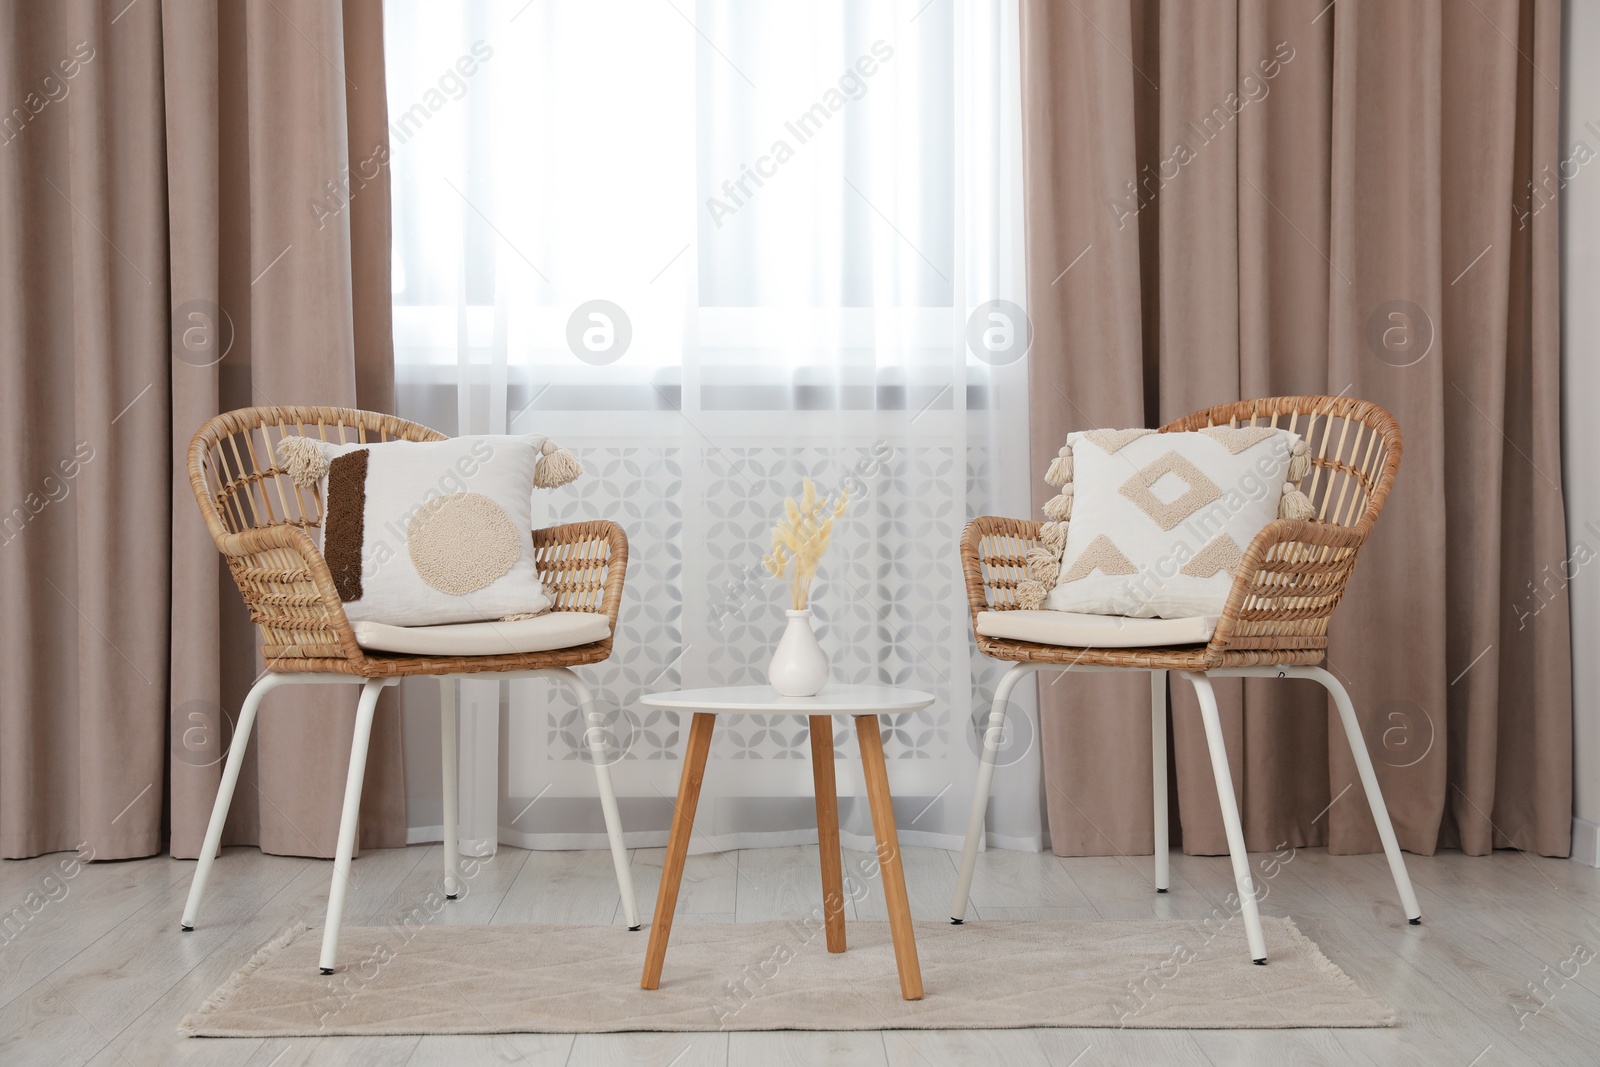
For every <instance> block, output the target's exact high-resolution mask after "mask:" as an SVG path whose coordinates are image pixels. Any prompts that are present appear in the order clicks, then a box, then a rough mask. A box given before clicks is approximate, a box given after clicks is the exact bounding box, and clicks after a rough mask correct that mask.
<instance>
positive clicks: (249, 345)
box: [0, 0, 405, 859]
mask: <svg viewBox="0 0 1600 1067" xmlns="http://www.w3.org/2000/svg"><path fill="white" fill-rule="evenodd" d="M0 26H3V30H0V92H3V95H0V106H10V105H11V104H13V103H18V104H20V105H21V106H22V108H23V112H25V113H26V114H25V116H24V115H22V114H21V113H19V112H16V111H12V112H10V113H9V116H0V122H5V121H6V119H7V118H9V119H10V121H9V124H7V125H5V126H4V129H3V130H0V136H3V137H5V138H6V139H5V143H4V144H0V382H3V383H4V395H3V415H4V418H3V420H0V435H3V437H0V480H3V495H0V501H4V505H3V506H5V507H6V508H7V509H8V512H7V514H8V519H7V526H6V529H5V540H6V543H5V544H4V545H3V546H0V575H3V580H4V585H5V589H6V591H7V595H6V600H7V605H6V610H5V611H4V612H3V613H0V657H3V660H0V662H3V663H4V664H5V667H4V672H5V684H4V685H0V853H3V854H4V855H6V856H26V855H34V854H37V853H40V852H48V851H54V850H60V849H71V848H76V847H78V846H79V845H80V843H83V842H87V846H88V848H90V849H92V850H93V853H94V855H95V856H96V857H97V858H102V859H114V858H123V857H130V856H142V855H150V854H152V853H155V852H158V851H160V849H161V847H162V844H163V838H164V836H165V834H166V833H167V832H168V831H170V843H171V849H172V852H173V854H174V855H176V856H185V857H188V856H193V855H195V853H196V852H197V851H198V849H199V844H200V839H201V836H202V834H203V832H204V827H205V823H206V819H207V817H208V815H209V812H210V807H211V801H212V799H213V797H214V795H215V791H216V784H217V780H218V778H219V776H220V773H221V760H222V758H223V756H224V755H225V753H226V749H227V741H228V733H229V723H230V722H231V721H232V719H234V718H235V717H237V714H238V708H239V705H240V703H241V702H242V700H243V698H244V694H245V692H246V691H247V689H248V688H249V686H250V684H251V682H252V681H253V679H254V678H255V677H256V675H257V673H258V672H259V671H260V669H261V666H262V664H261V662H260V657H259V656H258V655H257V653H256V647H255V639H254V635H253V632H252V628H251V627H250V625H249V621H248V618H247V617H246V615H245V612H244V609H243V607H242V605H241V603H240V600H239V596H238V592H237V591H236V589H235V587H234V585H233V582H232V580H231V578H230V577H229V576H228V574H227V571H226V569H225V567H223V566H222V564H221V561H220V557H219V556H218V555H217V553H216V550H215V548H214V546H213V545H212V543H211V540H210V538H209V536H208V535H207V533H206V530H205V528H204V526H203V524H202V523H201V521H200V518H199V514H198V511H197V510H196V508H195V504H194V499H193V497H192V495H191V492H190V489H189V485H188V476H187V472H186V470H185V454H186V451H187V447H188V443H189V438H190V436H191V435H192V434H193V433H194V431H195V429H196V428H198V427H199V425H200V424H201V423H202V422H203V421H204V420H205V419H207V418H208V417H210V416H211V415H214V414H216V413H217V412H219V411H223V410H227V409H230V408H236V407H244V406H248V405H253V404H273V403H284V404H289V403H322V404H343V405H359V406H362V407H367V408H375V409H378V410H387V409H389V408H390V406H391V405H392V401H393V384H392V383H393V378H392V370H391V368H392V356H391V346H390V337H389V203H388V188H387V176H386V172H385V171H384V170H383V169H382V167H381V166H377V167H374V166H372V165H371V164H368V166H367V168H366V171H365V173H362V172H359V171H358V174H357V176H356V177H355V178H353V179H352V178H351V177H350V176H349V172H348V170H347V167H348V166H349V165H350V162H351V161H352V160H353V161H356V163H357V164H358V165H359V164H361V163H362V162H363V161H369V160H372V159H373V158H374V149H375V148H376V147H377V146H379V145H381V144H383V143H385V142H386V140H387V135H386V124H387V119H386V109H385V101H384V94H385V86H384V72H383V32H382V4H381V0H348V2H346V3H344V4H343V6H342V7H341V6H340V5H338V4H332V3H323V2H319V0H251V2H248V3H232V2H217V3H206V2H200V0H166V2H164V3H162V2H158V0H140V2H136V3H133V4H127V3H126V0H115V2H112V3H106V4H101V3H91V2H88V0H68V2H62V3H51V4H32V3H29V4H22V3H8V4H3V5H0ZM30 94H32V95H31V96H30ZM379 158H380V159H381V157H379ZM351 189H354V190H355V192H354V195H353V196H352V195H350V190H351ZM35 500H36V501H42V506H40V507H38V508H37V509H36V510H35V509H34V508H33V507H32V506H31V503H30V502H31V501H35ZM13 504H20V505H21V507H22V510H21V512H19V511H18V510H17V509H16V508H14V507H12V505H13ZM354 706H355V694H354V691H353V690H351V689H347V688H344V687H340V688H337V689H328V690H322V689H320V688H316V689H302V688H295V689H292V690H285V691H283V692H281V693H278V694H274V695H273V696H272V697H270V698H268V700H267V703H266V704H265V705H264V707H263V711H262V716H261V718H260V719H259V720H258V726H257V733H256V737H255V738H254V739H253V740H252V756H251V759H250V760H249V761H248V763H247V765H246V771H245V776H244V779H243V782H242V783H241V787H240V789H239V791H238V793H237V796H236V799H235V802H234V807H233V815H232V818H231V820H230V826H229V833H228V834H227V835H226V837H225V838H224V841H225V843H230V844H258V845H260V846H261V847H262V848H263V849H265V850H267V851H271V852H278V853H290V854H298V855H329V854H331V853H332V850H333V844H334V839H335V836H336V824H337V820H338V810H339V799H340V797H341V795H342V792H343V781H344V773H345V767H346V758H347V753H348V751H349V739H350V734H351V727H352V722H353V718H354V714H353V713H354ZM401 773H402V772H401V758H400V732H399V724H398V722H397V721H396V716H395V715H394V714H392V713H391V714H387V715H384V714H380V716H379V721H378V725H377V727H376V728H375V729H374V732H373V741H372V755H371V762H370V764H369V770H368V774H367V783H366V797H365V803H364V805H363V811H362V816H363V833H362V841H363V843H364V844H366V845H368V846H387V845H399V844H403V843H404V837H405V813H404V789H403V783H402V779H401Z"/></svg>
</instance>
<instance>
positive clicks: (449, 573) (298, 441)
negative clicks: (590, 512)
mask: <svg viewBox="0 0 1600 1067" xmlns="http://www.w3.org/2000/svg"><path fill="white" fill-rule="evenodd" d="M278 456H279V459H280V461H281V462H282V463H283V465H284V467H285V469H286V471H287V472H288V473H289V475H290V476H291V477H292V478H293V479H294V481H295V483H296V485H297V486H299V487H300V489H301V491H306V490H310V491H314V492H317V493H318V494H319V495H320V496H321V499H322V502H323V509H322V526H321V528H320V529H319V530H317V531H316V534H315V539H316V541H317V547H318V548H319V549H320V550H321V551H322V555H323V558H324V559H325V560H326V561H327V564H328V569H329V571H330V572H332V574H333V581H334V585H335V587H336V588H337V589H338V591H339V598H340V600H341V601H343V603H344V609H345V614H346V615H347V616H348V617H349V618H350V620H351V621H352V622H360V621H367V622H379V623H387V624H389V625H392V626H435V625H441V624H445V623H463V622H477V621H481V620H485V619H504V618H507V617H512V616H516V617H525V616H532V615H537V614H539V613H540V612H543V611H547V610H548V609H549V608H550V606H551V599H550V597H549V596H548V595H547V594H546V593H545V591H544V589H543V588H542V587H541V586H540V584H539V574H538V570H537V568H536V566H535V564H534V557H533V529H532V527H533V523H532V511H533V504H532V496H533V489H534V487H535V485H539V486H552V485H560V484H564V483H565V482H568V481H571V480H572V479H573V478H575V477H577V475H578V473H581V471H582V468H581V467H579V466H578V464H577V461H576V460H575V459H573V458H572V454H571V453H569V452H565V451H563V450H560V449H557V448H556V447H555V446H554V444H552V443H551V442H550V441H549V439H548V438H545V437H542V436H539V435H536V434H535V435H527V436H517V437H511V436H487V435H486V436H477V437H457V438H452V439H450V440H447V441H386V442H383V443H379V444H345V445H335V444H328V443H326V442H322V441H316V440H313V439H312V438H308V437H299V438H296V437H290V438H285V439H284V440H283V441H282V442H280V443H279V445H278Z"/></svg>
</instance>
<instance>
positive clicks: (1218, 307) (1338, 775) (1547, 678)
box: [1022, 0, 1572, 856]
mask: <svg viewBox="0 0 1600 1067" xmlns="http://www.w3.org/2000/svg"><path fill="white" fill-rule="evenodd" d="M1560 15H1561V9H1560V5H1559V3H1558V2H1557V0H1479V2H1476V3H1471V4H1456V3H1443V2H1438V0H1435V2H1431V3H1426V2H1418V3H1404V4H1396V3H1376V2H1371V0H1338V2H1337V3H1329V2H1328V0H1182V2H1176V0H1165V2H1162V0H1081V2H1079V3H1073V4H1061V3H1057V2H1055V0H1022V25H1023V40H1022V48H1023V54H1022V63H1023V112H1024V137H1025V149H1024V156H1025V171H1026V177H1025V185H1026V197H1025V199H1026V215H1027V234H1028V273H1029V311H1030V314H1031V316H1032V318H1033V322H1034V327H1035V331H1036V333H1035V336H1036V340H1035V342H1034V346H1033V349H1032V351H1031V353H1030V355H1029V360H1030V363H1031V367H1030V384H1031V394H1030V405H1031V415H1032V436H1033V444H1032V466H1033V468H1034V469H1035V470H1036V471H1037V472H1038V474H1039V476H1040V477H1041V478H1042V474H1043V471H1044V469H1045V466H1046V464H1047V463H1048V461H1049V458H1050V457H1051V456H1053V455H1054V454H1055V452H1056V450H1057V449H1058V448H1059V447H1060V446H1061V443H1062V441H1063V439H1064V438H1065V436H1066V434H1067V432H1069V431H1070V430H1075V429H1088V428H1093V427H1121V426H1155V425H1159V424H1160V423H1162V422H1165V421H1167V420H1170V419H1173V418H1176V417H1178V416H1181V415H1184V414H1187V413H1189V412H1191V411H1195V410H1198V409H1200V408H1203V407H1207V406H1209V405H1212V404H1217V403H1222V402H1225V401H1231V400H1236V399H1240V398H1248V397H1259V396H1276V395H1301V394H1319V393H1329V394H1346V395H1353V396H1357V397H1361V398H1363V399H1367V400H1371V401H1374V402H1376V403H1378V404H1381V405H1383V406H1384V407H1386V408H1388V409H1389V410H1390V411H1391V412H1393V413H1394V414H1395V416H1396V417H1397V418H1398V419H1399V422H1400V424H1401V427H1402V430H1403V432H1404V435H1405V454H1404V460H1403V462H1402V464H1401V468H1400V475H1399V480H1398V482H1397V484H1396V486H1395V489H1394V492H1393V493H1392V495H1391V496H1390V498H1389V502H1388V504H1387V507H1386V509H1385V511H1384V514H1383V516H1382V518H1381V520H1380V521H1379V524H1378V526H1377V528H1376V531H1375V533H1374V536H1373V538H1372V540H1371V541H1370V542H1369V543H1368V544H1367V545H1366V546H1365V547H1364V548H1363V550H1362V555H1361V562H1360V565H1359V567H1358V569H1357V572H1356V576H1355V579H1354V582H1353V585H1352V586H1351V588H1350V591H1349V593H1348V595H1347V597H1346V599H1345V601H1344V603H1343V604H1342V605H1341V606H1340V608H1339V610H1338V613H1337V615H1336V616H1335V619H1334V625H1333V632H1332V635H1331V638H1330V648H1329V652H1328V667H1329V669H1330V670H1332V671H1333V672H1334V673H1335V674H1337V675H1338V676H1339V677H1340V678H1341V679H1342V680H1343V682H1344V684H1345V685H1346V686H1347V687H1348V689H1349V691H1350V693H1351V695H1352V697H1353V699H1354V701H1355V703H1356V706H1357V709H1358V713H1359V715H1360V717H1361V720H1362V723H1363V728H1364V730H1365V732H1366V735H1367V743H1368V746H1369V748H1370V749H1371V750H1372V752H1373V755H1374V759H1375V761H1376V763H1377V766H1378V771H1379V777H1380V779H1381V782H1382V786H1383V790H1384V794H1385V796H1386V798H1387V800H1388V803H1389V808H1390V811H1391V812H1392V814H1393V817H1394V821H1395V824H1396V828H1397V832H1398V834H1399V837H1400V840H1401V843H1402V845H1403V846H1404V847H1406V848H1407V849H1410V850H1412V851H1414V852H1419V853H1432V852H1433V851H1434V850H1435V849H1436V848H1440V847H1447V846H1448V847H1453V846H1459V847H1461V848H1462V849H1464V850H1465V851H1467V852H1469V853H1474V854H1481V853H1485V852H1487V851H1489V850H1490V849H1493V848H1503V847H1516V848H1522V849H1527V850H1530V851H1534V852H1538V853H1542V854H1545V855H1552V856H1564V855H1566V854H1567V852H1568V849H1569V845H1570V833H1571V788H1572V783H1571V755H1572V733H1571V730H1572V693H1571V674H1570V656H1571V653H1570V649H1569V635H1568V616H1567V607H1566V597H1565V593H1564V583H1563V582H1561V581H1559V580H1557V581H1549V580H1547V579H1548V575H1549V574H1550V573H1551V570H1550V569H1551V568H1555V569H1557V572H1559V567H1560V565H1561V564H1562V563H1563V562H1564V561H1566V560H1567V558H1568V551H1567V544H1566V535H1565V532H1564V526H1563V502H1562V495H1561V489H1560V485H1561V453H1560V436H1559V429H1560V412H1559V406H1558V405H1559V401H1558V388H1559V382H1560V366H1559V355H1560V345H1559V335H1558V318H1557V315H1558V303H1557V301H1558V290H1557V282H1558V261H1557V236H1558V223H1557V212H1556V211H1555V210H1543V207H1544V206H1545V205H1547V204H1548V203H1549V202H1550V200H1551V199H1552V198H1553V194H1554V189H1553V183H1554V179H1553V176H1554V175H1555V174H1557V173H1559V166H1560V162H1561V161H1560V159H1559V158H1558V154H1559V148H1558V143H1557V130H1558V126H1557V107H1558V100H1559V92H1558V89H1557V86H1558V85H1559V79H1560V62H1559V58H1560V48H1559V44H1560ZM1547 186H1550V187H1551V188H1547ZM1035 490H1036V500H1035V503H1036V504H1042V503H1043V501H1044V500H1045V499H1046V498H1047V496H1048V495H1049V494H1050V492H1051V490H1050V489H1049V487H1048V486H1046V485H1044V483H1043V482H1042V480H1041V481H1037V482H1036V485H1035ZM1035 517H1036V518H1037V517H1038V516H1037V515H1035ZM1217 691H1218V694H1219V698H1220V699H1221V701H1222V704H1223V708H1224V709H1225V715H1224V719H1225V724H1226V734H1227V742H1228V746H1229V750H1230V754H1231V756H1232V761H1233V771H1234V778H1235V788H1236V789H1237V790H1238V791H1239V793H1240V804H1241V809H1242V814H1243V818H1244V824H1245V835H1246V840H1247V842H1248V845H1249V847H1250V848H1251V849H1253V850H1270V849H1278V848H1281V847H1284V846H1286V845H1287V846H1303V845H1327V846H1328V847H1329V848H1330V849H1331V850H1332V851H1334V852H1341V853H1350V852H1371V851H1377V850H1378V849H1379V843H1378V839H1377V834H1376V831H1375V829H1374V827H1373V824H1372V821H1371V818H1370V816H1369V815H1368V813H1367V810H1366V807H1365V804H1364V801H1363V799H1362V796H1361V789H1360V788H1359V786H1356V787H1355V788H1354V789H1352V788H1351V786H1352V784H1353V783H1355V782H1356V774H1355V769H1354V766H1353V764H1352V762H1351V759H1350V756H1349V752H1348V749H1347V747H1346V745H1345V742H1344V740H1343V736H1342V733H1340V732H1339V730H1338V727H1337V725H1336V723H1335V720H1333V719H1332V718H1331V717H1330V715H1329V714H1328V711H1327V701H1326V699H1325V697H1324V696H1323V694H1322V693H1321V691H1320V690H1319V689H1317V688H1316V687H1314V686H1313V685H1312V684H1311V683H1305V682H1293V681H1279V680H1266V681H1257V680H1250V681H1238V680H1234V681H1220V682H1218V683H1217ZM1040 692H1041V718H1042V728H1041V737H1042V745H1043V751H1044V757H1045V772H1046V773H1045V780H1046V792H1047V802H1048V811H1049V822H1050V832H1051V838H1052V841H1053V844H1054V849H1055V851H1056V852H1057V853H1059V854H1063V855H1083V854H1093V855H1100V854H1110V855H1115V854H1119V853H1128V854H1133V853H1149V852H1150V850H1151V846H1152V838H1151V825H1152V823H1151V815H1150V810H1149V800H1148V796H1149V792H1148V790H1149V786H1148V775H1149V770H1150V756H1149V746H1150V725H1149V722H1150V719H1149V716H1148V714H1146V713H1145V709H1146V708H1147V707H1148V704H1147V702H1148V699H1149V696H1148V686H1147V685H1146V682H1145V679H1144V678H1143V677H1142V676H1128V677H1121V676H1112V675H1086V676H1079V677H1070V678H1065V679H1062V680H1060V681H1059V683H1052V682H1051V681H1049V680H1048V676H1047V678H1046V680H1045V681H1044V682H1042V683H1041V689H1040ZM1173 708H1174V712H1173V726H1172V738H1171V742H1170V744H1171V745H1172V748H1173V753H1174V757H1175V758H1174V760H1173V761H1172V765H1173V767H1174V775H1175V779H1176V790H1175V791H1174V793H1173V796H1174V804H1175V805H1176V807H1177V810H1178V812H1179V814H1180V816H1181V827H1182V831H1181V832H1182V842H1183V847H1184V848H1185V850H1186V851H1188V852H1190V853H1199V854H1216V853H1222V852H1225V851H1226V842H1225V840H1224V837H1223V830H1222V824H1221V813H1220V809H1219V807H1218V804H1217V800H1216V794H1215V788H1214V784H1213V781H1212V777H1211V769H1210V764H1209V762H1208V757H1207V754H1206V747H1205V741H1204V736H1203V733H1202V729H1201V725H1200V722H1199V716H1198V715H1197V714H1196V711H1197V708H1196V706H1195V703H1194V699H1193V695H1192V692H1190V691H1189V687H1188V686H1187V685H1184V684H1182V683H1180V682H1175V683H1174V684H1173ZM1175 825H1177V824H1176V823H1175Z"/></svg>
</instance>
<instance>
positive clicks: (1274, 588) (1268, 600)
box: [1210, 519, 1369, 652]
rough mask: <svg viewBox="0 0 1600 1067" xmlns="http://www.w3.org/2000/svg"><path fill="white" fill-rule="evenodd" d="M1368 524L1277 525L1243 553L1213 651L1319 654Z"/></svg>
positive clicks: (1286, 521)
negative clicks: (1329, 620) (1311, 651)
mask: <svg viewBox="0 0 1600 1067" xmlns="http://www.w3.org/2000/svg"><path fill="white" fill-rule="evenodd" d="M1368 528H1369V526H1355V527H1351V526H1338V525H1335V524H1333V523H1326V522H1317V521H1315V520H1303V521H1302V520H1291V519H1277V520H1275V521H1273V522H1271V523H1268V524H1267V526H1266V528H1265V529H1263V530H1262V531H1261V532H1260V533H1259V534H1257V535H1256V537H1255V539H1254V540H1253V541H1251V542H1250V547H1249V548H1247V549H1245V553H1244V557H1243V559H1242V560H1241V561H1240V563H1239V569H1238V571H1237V572H1236V573H1235V575H1234V579H1233V587H1232V588H1231V589H1230V590H1229V591H1228V600H1227V603H1226V605H1225V606H1224V608H1223V610H1222V618H1221V619H1220V620H1219V621H1218V623H1217V629H1216V631H1215V633H1213V634H1212V637H1211V644H1210V650H1211V651H1213V652H1223V651H1243V650H1248V649H1256V650H1272V649H1282V650H1296V649H1323V648H1327V647H1328V619H1329V618H1331V617H1332V615H1333V610H1334V608H1336V607H1338V606H1339V601H1340V599H1341V598H1342V597H1343V596H1344V591H1345V588H1346V586H1348V585H1349V582H1350V575H1351V573H1352V572H1354V570H1355V565H1356V553H1357V552H1358V551H1359V550H1360V548H1361V546H1362V544H1363V543H1364V542H1365V541H1366V538H1367V531H1368Z"/></svg>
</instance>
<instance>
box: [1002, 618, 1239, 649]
mask: <svg viewBox="0 0 1600 1067" xmlns="http://www.w3.org/2000/svg"><path fill="white" fill-rule="evenodd" d="M1217 618H1218V617H1217V616H1215V615H1199V616H1193V617H1190V618H1183V619H1134V618H1127V617H1125V616H1121V615H1086V614H1083V613H1082V612H1077V611H1054V610H1049V609H1044V610H1039V611H1026V610H1023V609H1013V610H1011V611H980V612H979V613H978V623H977V627H976V629H977V631H978V632H979V633H980V634H982V635H983V636H985V637H1000V638H1005V639H1008V640H1011V641H1030V642H1032V643H1034V644H1038V645H1065V646H1067V647H1069V648H1157V647H1164V646H1166V645H1203V644H1205V643H1206V642H1207V641H1210V640H1211V633H1212V631H1213V630H1215V629H1216V628H1217Z"/></svg>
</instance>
